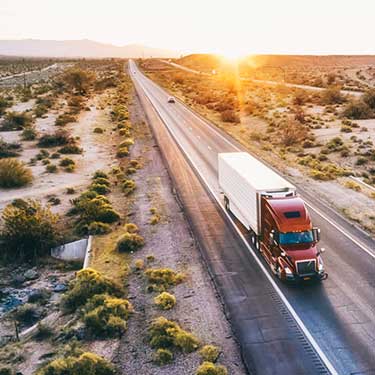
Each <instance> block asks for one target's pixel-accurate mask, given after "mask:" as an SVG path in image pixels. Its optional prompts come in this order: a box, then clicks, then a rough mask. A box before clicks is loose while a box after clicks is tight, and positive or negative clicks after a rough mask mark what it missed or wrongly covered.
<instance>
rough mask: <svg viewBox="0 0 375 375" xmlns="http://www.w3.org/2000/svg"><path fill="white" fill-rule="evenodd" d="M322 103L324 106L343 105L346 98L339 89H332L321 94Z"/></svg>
mask: <svg viewBox="0 0 375 375" xmlns="http://www.w3.org/2000/svg"><path fill="white" fill-rule="evenodd" d="M321 101H322V104H324V105H330V104H341V103H344V102H345V101H346V98H345V96H344V95H342V94H341V91H340V88H339V87H330V88H328V89H326V90H324V91H323V93H322V94H321Z"/></svg>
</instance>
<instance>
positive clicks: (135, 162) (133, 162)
mask: <svg viewBox="0 0 375 375" xmlns="http://www.w3.org/2000/svg"><path fill="white" fill-rule="evenodd" d="M129 165H130V166H131V167H133V168H137V169H139V168H140V167H141V165H140V164H139V161H138V160H135V159H131V160H129Z"/></svg>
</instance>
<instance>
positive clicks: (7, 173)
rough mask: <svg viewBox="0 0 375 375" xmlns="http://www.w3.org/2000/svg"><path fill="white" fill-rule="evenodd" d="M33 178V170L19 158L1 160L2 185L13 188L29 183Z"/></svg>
mask: <svg viewBox="0 0 375 375" xmlns="http://www.w3.org/2000/svg"><path fill="white" fill-rule="evenodd" d="M32 179H33V175H32V173H31V170H30V169H29V168H27V167H26V166H25V164H24V163H23V162H21V161H19V160H17V159H3V160H0V187H2V188H12V187H20V186H24V185H27V184H29V183H30V182H31V181H32Z"/></svg>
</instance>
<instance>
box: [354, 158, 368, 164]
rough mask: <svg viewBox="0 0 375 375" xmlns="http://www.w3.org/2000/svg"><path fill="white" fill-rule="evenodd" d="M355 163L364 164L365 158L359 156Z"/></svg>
mask: <svg viewBox="0 0 375 375" xmlns="http://www.w3.org/2000/svg"><path fill="white" fill-rule="evenodd" d="M355 164H356V165H364V164H367V159H366V158H365V157H363V156H360V157H359V158H358V159H357V160H356V162H355Z"/></svg>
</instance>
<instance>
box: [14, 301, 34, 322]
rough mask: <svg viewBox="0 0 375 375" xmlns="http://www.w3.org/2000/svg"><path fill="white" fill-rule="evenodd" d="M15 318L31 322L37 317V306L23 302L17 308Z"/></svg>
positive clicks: (19, 320)
mask: <svg viewBox="0 0 375 375" xmlns="http://www.w3.org/2000/svg"><path fill="white" fill-rule="evenodd" d="M15 318H16V319H17V321H18V322H20V323H23V324H32V323H34V322H35V321H36V320H37V318H38V312H37V307H36V306H35V305H33V304H30V303H25V304H24V305H21V306H19V307H18V308H17V310H16V312H15Z"/></svg>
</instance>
